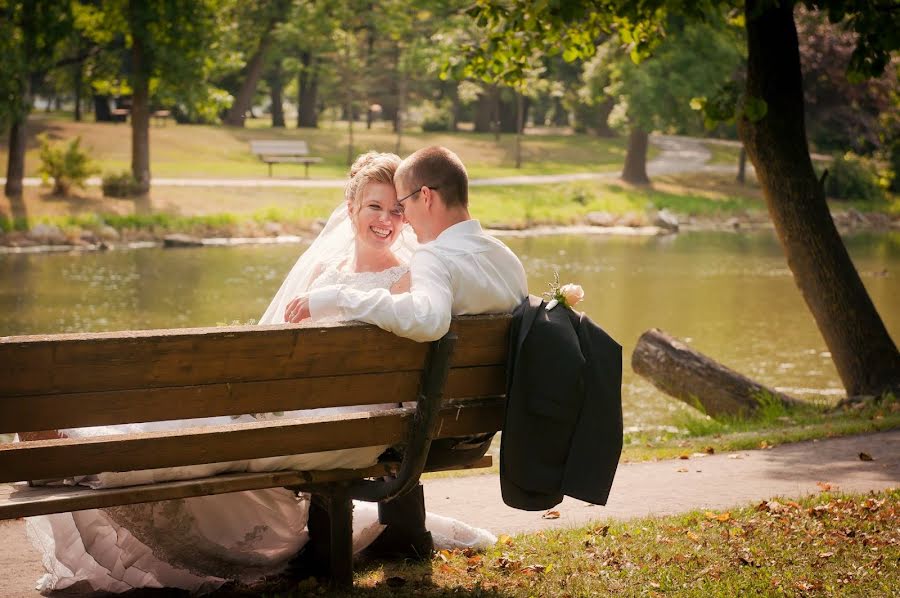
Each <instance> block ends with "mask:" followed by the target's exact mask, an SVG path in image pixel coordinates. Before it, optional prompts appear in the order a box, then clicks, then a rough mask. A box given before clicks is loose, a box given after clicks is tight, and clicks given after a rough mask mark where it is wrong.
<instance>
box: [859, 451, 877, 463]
mask: <svg viewBox="0 0 900 598" xmlns="http://www.w3.org/2000/svg"><path fill="white" fill-rule="evenodd" d="M859 460H860V461H874V460H875V459H874V458H872V455H870V454H869V453H860V454H859Z"/></svg>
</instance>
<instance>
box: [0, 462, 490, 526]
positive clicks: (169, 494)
mask: <svg viewBox="0 0 900 598" xmlns="http://www.w3.org/2000/svg"><path fill="white" fill-rule="evenodd" d="M492 463H493V460H492V459H491V457H483V458H481V459H480V460H478V461H476V462H475V463H472V464H469V465H466V466H464V467H463V468H465V469H478V468H484V467H490V466H491V465H492ZM398 466H399V463H395V462H388V463H379V464H377V465H374V466H372V467H367V468H365V469H332V470H327V471H276V472H269V473H234V474H223V475H219V476H215V477H211V478H203V479H197V480H180V481H176V482H160V483H157V484H149V485H145V486H132V487H128V488H108V489H103V490H92V489H91V488H85V487H83V486H46V487H35V488H32V487H29V486H27V485H25V484H24V483H23V484H7V485H0V519H12V518H15V517H34V516H35V515H48V514H50V513H64V512H68V511H80V510H83V509H102V508H104V507H112V506H118V505H130V504H135V503H142V502H150V501H158V500H171V499H180V498H191V497H194V496H209V495H213V494H226V493H229V492H243V491H246V490H260V489H263V488H279V487H284V486H303V485H307V484H316V485H321V484H326V483H330V482H340V481H344V480H358V479H362V478H371V477H379V476H383V475H387V474H391V473H396V471H397V468H398ZM457 469H459V468H457Z"/></svg>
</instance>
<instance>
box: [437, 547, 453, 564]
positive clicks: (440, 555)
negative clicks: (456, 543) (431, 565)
mask: <svg viewBox="0 0 900 598" xmlns="http://www.w3.org/2000/svg"><path fill="white" fill-rule="evenodd" d="M437 555H438V558H440V559H441V560H442V561H444V562H445V563H446V562H448V561H449V560H450V557H451V556H452V555H451V554H450V551H449V550H447V549H446V548H445V549H444V550H441V551H440V552H438V553H437Z"/></svg>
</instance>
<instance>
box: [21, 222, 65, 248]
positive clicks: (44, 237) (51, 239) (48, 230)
mask: <svg viewBox="0 0 900 598" xmlns="http://www.w3.org/2000/svg"><path fill="white" fill-rule="evenodd" d="M28 238H29V239H31V240H32V241H35V242H36V243H43V244H45V245H63V244H65V243H68V239H67V238H66V235H64V234H63V232H62V230H60V228H59V227H58V226H54V225H52V224H36V225H35V226H33V227H32V228H31V230H30V231H28Z"/></svg>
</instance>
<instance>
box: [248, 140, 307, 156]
mask: <svg viewBox="0 0 900 598" xmlns="http://www.w3.org/2000/svg"><path fill="white" fill-rule="evenodd" d="M250 152H251V153H253V154H255V155H257V156H307V155H309V146H307V145H306V142H305V141H282V140H265V139H262V140H254V141H251V142H250Z"/></svg>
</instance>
